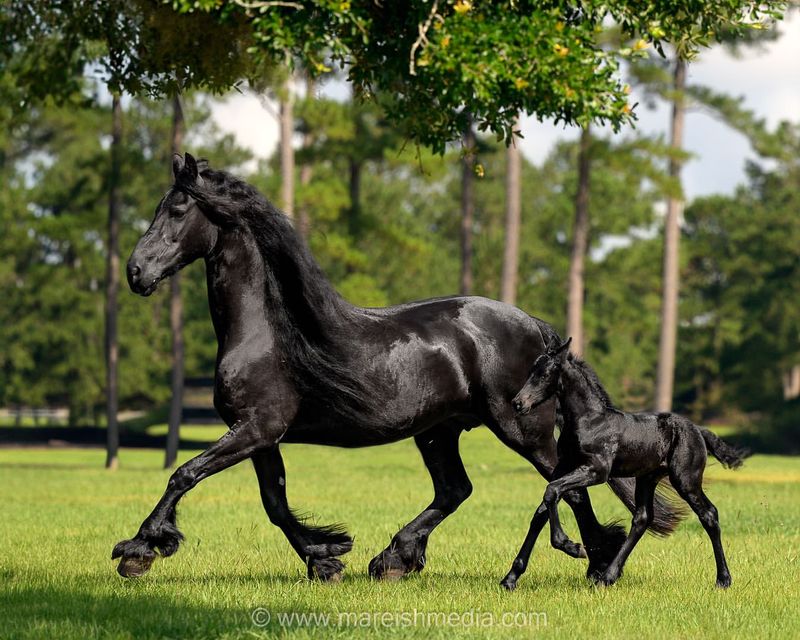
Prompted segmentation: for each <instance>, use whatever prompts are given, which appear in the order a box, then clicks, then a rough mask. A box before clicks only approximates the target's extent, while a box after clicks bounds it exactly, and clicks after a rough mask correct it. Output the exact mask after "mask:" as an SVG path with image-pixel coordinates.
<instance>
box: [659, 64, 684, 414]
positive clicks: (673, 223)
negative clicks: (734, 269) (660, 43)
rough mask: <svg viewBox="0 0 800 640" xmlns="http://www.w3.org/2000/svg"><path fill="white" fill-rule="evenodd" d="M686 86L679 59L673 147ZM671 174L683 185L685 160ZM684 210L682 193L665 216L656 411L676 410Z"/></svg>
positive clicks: (677, 144)
mask: <svg viewBox="0 0 800 640" xmlns="http://www.w3.org/2000/svg"><path fill="white" fill-rule="evenodd" d="M685 87H686V63H685V62H684V61H683V60H680V59H678V60H676V62H675V72H674V78H673V88H674V91H675V97H674V98H673V102H672V125H671V139H670V146H671V148H672V149H673V150H675V151H680V149H681V147H682V145H683V121H684V115H685V107H684V97H683V92H684V89H685ZM669 175H670V176H671V177H672V178H674V179H675V180H676V181H677V182H678V184H680V176H681V161H680V159H678V158H676V157H674V156H673V157H672V158H670V161H669ZM682 210H683V200H682V196H675V197H670V198H669V199H668V200H667V215H666V218H665V219H664V273H663V284H662V292H661V337H660V340H659V343H658V372H657V376H656V397H655V409H656V411H670V410H671V409H672V391H673V384H674V377H675V342H676V339H677V334H678V277H679V255H680V254H679V249H680V247H679V242H680V227H679V219H680V216H681V212H682Z"/></svg>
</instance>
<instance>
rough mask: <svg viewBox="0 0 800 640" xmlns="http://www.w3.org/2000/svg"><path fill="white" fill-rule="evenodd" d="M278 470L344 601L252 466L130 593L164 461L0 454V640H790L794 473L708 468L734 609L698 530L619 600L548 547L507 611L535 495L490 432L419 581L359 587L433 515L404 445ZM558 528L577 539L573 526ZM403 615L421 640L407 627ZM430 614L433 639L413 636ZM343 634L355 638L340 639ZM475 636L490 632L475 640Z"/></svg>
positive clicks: (792, 463) (652, 547)
mask: <svg viewBox="0 0 800 640" xmlns="http://www.w3.org/2000/svg"><path fill="white" fill-rule="evenodd" d="M200 429H206V428H205V427H201V428H200ZM284 450H285V458H286V466H287V482H288V491H289V501H290V504H291V505H292V506H293V507H295V508H298V509H300V510H304V511H310V512H312V513H313V514H314V516H315V518H314V519H315V520H316V521H317V522H320V523H330V522H336V521H341V522H345V523H346V524H347V526H348V530H349V531H350V533H352V534H353V535H354V536H355V539H356V543H355V548H354V550H353V551H352V553H350V554H348V555H347V556H345V560H346V562H347V565H348V566H347V569H346V571H345V577H344V580H343V581H342V582H341V583H340V584H332V585H327V584H315V583H310V582H309V581H308V580H307V579H306V578H305V569H304V567H303V565H302V563H301V561H300V560H299V559H298V558H297V557H296V555H295V554H294V552H293V551H292V549H291V547H290V546H289V544H288V543H287V542H286V540H285V539H284V537H283V535H282V534H281V532H280V531H278V530H277V529H276V528H275V527H273V526H272V525H271V524H270V523H269V522H268V520H267V518H266V516H265V515H264V512H263V509H262V507H261V501H260V498H259V495H258V486H257V482H256V479H255V476H254V474H253V471H252V468H251V467H250V465H249V464H246V463H245V464H241V465H239V466H238V467H235V468H233V469H231V470H228V471H226V472H224V473H222V474H219V475H218V476H214V477H212V478H209V479H208V480H206V481H204V482H203V483H201V484H200V485H199V486H198V487H197V488H196V489H195V490H194V491H193V492H191V493H190V494H189V495H188V496H187V497H186V499H185V500H184V502H183V503H182V505H181V509H180V513H179V524H180V526H181V528H182V530H183V531H184V533H185V534H186V541H185V543H184V545H183V547H182V549H181V550H180V551H179V552H178V553H177V554H176V555H175V556H174V557H172V558H168V559H164V560H158V561H157V562H156V564H155V565H154V567H153V569H152V571H151V572H150V574H148V575H147V576H145V577H144V578H142V579H140V580H138V581H125V580H123V579H122V578H120V577H119V576H117V574H116V572H115V563H113V562H112V561H111V560H110V552H111V548H112V546H113V545H114V543H116V542H117V541H118V540H121V539H123V538H127V537H130V536H131V535H133V534H134V533H135V532H136V529H137V527H138V525H139V523H140V522H141V520H142V519H143V518H144V517H145V516H146V515H147V513H149V511H150V509H151V508H152V506H153V505H154V503H155V501H156V499H157V498H158V496H159V495H160V493H161V492H162V490H163V488H164V486H165V484H166V481H167V478H168V475H169V474H168V472H165V471H163V470H162V469H161V468H160V467H161V463H162V460H163V454H162V452H160V451H138V450H123V451H122V456H121V467H120V470H119V471H117V472H115V473H109V472H107V471H105V470H104V469H103V468H102V465H103V459H104V455H103V452H102V451H100V450H96V449H75V450H48V449H25V450H9V449H4V450H0V496H2V503H3V508H4V513H3V517H2V518H0V541H2V544H0V616H2V617H0V636H2V637H15V638H31V639H33V638H36V639H38V638H43V637H58V638H80V639H81V640H87V639H93V638H108V637H112V638H137V639H138V638H163V637H169V638H193V639H194V638H218V637H222V638H252V637H273V636H276V635H291V636H292V637H297V638H306V637H309V638H310V637H319V636H320V635H321V632H324V635H325V636H333V637H342V638H345V637H347V638H349V637H352V635H353V634H354V633H357V634H359V635H367V636H389V635H391V636H399V637H419V638H428V637H453V636H455V637H462V636H467V637H507V638H512V637H513V638H515V637H519V636H520V635H522V636H526V637H533V636H537V637H538V636H542V637H551V638H576V637H585V636H589V637H602V638H632V637H636V638H650V637H652V638H686V637H690V636H691V637H694V636H697V635H702V636H703V637H708V638H723V637H724V638H748V639H750V638H753V637H764V636H771V637H786V638H793V637H797V635H798V630H800V619H799V618H800V614H798V607H797V606H796V603H797V601H798V599H799V598H798V597H799V596H800V584H798V580H797V575H798V562H799V561H798V553H797V549H798V548H800V544H798V543H800V534H798V531H800V510H798V509H797V507H796V505H797V504H798V502H799V501H800V484H798V482H797V478H798V475H800V460H796V459H793V458H788V457H779V456H755V457H754V458H752V459H750V460H748V461H747V462H746V464H745V467H744V468H743V469H742V470H741V471H738V472H732V471H728V470H725V469H722V468H721V467H720V466H719V465H716V464H712V465H711V466H710V467H709V471H708V477H709V483H708V493H709V495H710V497H711V498H712V500H713V501H714V502H715V503H716V505H717V507H718V508H719V511H720V518H721V522H722V528H723V541H724V543H725V545H726V550H727V553H728V556H729V561H730V566H731V572H732V574H733V580H734V584H733V586H732V587H731V589H730V590H728V591H727V592H720V591H719V590H717V589H715V588H714V586H713V582H714V562H713V556H712V552H711V546H710V544H709V542H708V539H707V537H706V535H705V532H704V531H703V529H702V528H701V526H700V525H699V523H698V522H697V520H696V519H695V518H694V517H690V518H689V519H688V520H687V522H686V523H685V524H683V525H682V526H681V527H680V528H679V530H678V531H677V532H676V534H675V535H674V536H672V537H671V538H668V539H666V540H662V539H657V538H654V537H651V536H646V537H645V539H644V540H643V541H642V542H641V544H640V545H639V547H637V549H636V551H635V552H634V554H633V556H632V557H631V559H630V562H629V564H628V567H627V568H626V572H625V576H624V577H623V578H622V580H621V581H620V582H619V583H618V584H617V585H616V586H615V587H613V588H611V589H598V588H594V587H592V586H590V585H589V584H588V583H587V582H586V580H585V579H584V577H583V574H584V572H585V564H584V562H582V561H578V560H572V559H570V558H567V557H566V556H564V555H563V554H561V553H558V552H556V551H554V550H552V549H550V548H549V545H548V544H547V541H546V537H547V536H544V539H543V540H542V541H541V544H540V545H539V547H537V549H536V550H535V551H534V555H533V558H532V562H531V566H530V568H529V570H528V573H527V574H526V575H525V576H524V577H523V578H522V580H521V581H520V584H519V588H518V590H517V591H516V592H514V593H506V592H504V591H502V590H501V589H500V588H499V586H498V584H497V583H498V581H499V580H500V578H502V576H503V575H504V574H505V572H506V570H507V569H508V567H509V565H510V562H511V560H512V558H513V556H514V554H515V553H516V550H517V547H518V545H519V544H520V543H521V541H522V538H523V536H524V534H525V531H526V529H527V525H528V521H529V518H530V515H531V513H532V511H533V509H534V508H535V507H536V505H537V504H538V503H539V501H540V499H541V496H542V492H543V490H544V482H543V481H542V479H541V478H540V477H539V476H538V475H536V473H535V472H534V471H533V470H532V468H531V467H530V465H529V464H528V463H527V462H525V461H524V460H522V459H521V458H520V457H518V456H516V455H515V454H513V453H511V452H510V451H508V450H507V449H506V448H504V447H503V446H502V445H501V444H500V443H498V442H497V441H496V440H495V439H494V437H493V436H492V435H491V434H490V433H488V431H486V430H484V429H481V430H476V431H473V432H470V433H468V434H465V436H464V437H463V439H462V450H463V454H464V459H465V465H466V467H467V470H468V472H469V474H470V477H471V478H472V481H473V484H474V486H475V490H474V493H473V495H472V497H471V498H470V499H469V500H468V501H467V502H466V503H465V504H464V505H463V506H462V507H461V508H460V509H459V511H458V512H457V513H456V514H454V515H453V516H452V517H451V518H449V519H448V520H447V521H445V523H444V524H442V525H441V527H440V528H439V529H438V530H437V531H436V532H435V534H434V535H433V536H432V538H431V541H430V544H429V547H428V566H427V567H426V568H425V570H424V571H423V573H421V574H419V575H415V576H413V577H411V578H410V579H407V580H405V581H402V582H399V583H375V582H373V581H371V580H370V579H369V578H368V577H367V575H366V569H367V564H368V563H369V560H370V559H371V558H372V557H373V556H374V555H375V554H376V553H377V552H378V551H380V550H381V549H382V548H383V547H384V546H385V545H386V544H388V542H389V540H390V539H391V537H392V535H393V534H394V533H395V532H396V531H397V529H398V528H399V527H400V526H402V525H403V524H404V523H406V522H407V521H408V520H410V519H411V518H413V517H414V516H415V515H416V514H417V513H418V512H419V511H420V510H421V509H422V508H423V507H424V506H425V505H426V504H427V503H428V502H429V501H430V497H431V485H430V479H429V478H428V475H427V472H426V471H425V469H424V466H423V464H422V462H421V460H420V457H419V454H418V453H417V452H416V450H415V448H414V445H413V443H411V442H402V443H398V444H396V445H391V446H388V447H380V448H372V449H361V450H338V449H333V448H327V447H308V446H300V445H288V446H286V447H284ZM189 455H191V452H182V456H181V457H182V459H186V458H187V457H188V456H189ZM592 499H593V502H594V505H595V509H596V511H597V512H598V515H599V517H600V518H601V519H603V520H606V519H613V518H624V519H625V521H626V523H627V522H628V520H629V515H628V514H627V513H626V511H625V509H624V508H623V507H622V506H621V505H620V503H619V502H618V501H617V500H616V499H615V498H614V497H613V496H612V495H611V493H610V492H609V491H608V490H607V489H606V488H604V487H598V488H596V489H594V490H592ZM562 513H563V515H564V523H565V526H566V528H567V530H568V532H570V533H571V534H573V535H577V531H576V527H575V523H574V520H573V519H572V517H571V514H570V513H569V511H568V510H567V509H563V510H562ZM257 609H264V610H266V611H268V612H269V613H270V621H269V622H268V623H266V625H265V626H259V625H257V624H254V621H253V615H254V611H256V610H257ZM415 612H416V613H417V614H418V615H417V618H416V620H414V619H411V620H408V619H407V618H403V617H402V615H406V616H409V615H412V614H414V613H415ZM429 613H430V614H432V615H433V616H434V617H433V618H431V620H433V623H432V624H428V619H427V618H423V617H422V614H429ZM278 614H281V616H283V617H282V618H280V619H279V615H278ZM284 614H286V615H284ZM293 614H309V615H310V614H314V615H316V616H322V618H319V617H317V618H313V619H309V618H305V619H304V620H300V619H299V618H297V617H295V618H291V616H292V615H293ZM353 614H358V616H360V617H358V618H357V619H358V620H360V621H361V623H360V625H359V628H357V629H356V628H353V625H352V624H350V625H349V626H348V624H347V620H353V618H352V615H353ZM443 614H446V615H448V616H449V615H450V614H452V615H453V618H452V622H453V623H452V624H450V621H449V620H445V621H443V620H442V618H441V615H443ZM528 614H530V615H531V616H534V617H532V618H528V619H525V620H530V623H527V624H525V625H514V624H511V625H510V626H506V625H504V624H503V620H504V618H503V616H504V615H505V616H512V617H511V618H507V620H511V621H512V623H513V620H514V617H513V616H519V615H523V616H524V615H528ZM536 614H545V618H542V617H538V618H537V617H536ZM286 616H289V617H286ZM325 616H327V617H328V618H327V622H325ZM340 616H350V617H349V618H346V619H344V618H343V619H342V620H343V621H340V620H339V617H340ZM470 616H471V617H470ZM480 616H482V617H480ZM384 618H385V621H386V624H384V623H383V622H382V621H381V620H382V619H384ZM487 619H491V620H492V621H493V622H492V624H491V625H489V626H479V621H484V622H485V621H486V620H487ZM523 619H524V618H517V621H518V622H519V621H521V620H523ZM281 620H282V621H283V622H281ZM404 620H405V621H406V622H408V623H409V624H404ZM261 622H263V620H262V621H261ZM282 624H283V625H284V626H281V625H282ZM320 626H324V627H325V628H324V629H320Z"/></svg>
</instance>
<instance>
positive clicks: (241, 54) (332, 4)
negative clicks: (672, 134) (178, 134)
mask: <svg viewBox="0 0 800 640" xmlns="http://www.w3.org/2000/svg"><path fill="white" fill-rule="evenodd" d="M784 4H785V3H782V2H770V3H762V2H754V1H752V0H714V1H712V2H706V1H702V2H701V1H700V0H692V1H691V2H676V1H675V0H651V1H649V2H631V1H630V0H614V1H611V2H608V1H604V2H600V1H599V0H584V1H583V2H580V3H577V4H574V5H571V4H567V5H565V4H564V3H561V2H529V1H525V0H508V1H505V2H497V1H491V0H414V1H413V2H403V3H397V2H383V3H380V2H374V1H373V0H355V1H347V2H342V1H340V0H297V1H295V0H292V1H283V2H274V1H269V0H236V1H233V2H220V1H219V0H174V2H172V3H164V2H160V1H158V0H136V2H132V3H127V4H120V3H106V2H100V1H91V2H86V1H84V0H56V1H55V2H50V1H47V2H45V1H43V0H30V1H29V2H25V3H16V4H13V5H11V7H10V8H8V9H6V10H5V11H4V12H3V14H2V19H0V35H1V36H2V44H0V55H2V57H3V58H4V60H5V62H6V64H7V65H8V66H9V68H11V69H13V72H14V74H15V75H16V76H17V77H18V78H19V79H20V81H21V83H20V86H21V87H22V88H23V89H22V94H23V102H24V100H25V99H26V98H25V97H24V96H27V95H33V96H37V97H41V96H43V95H50V94H52V93H53V92H57V93H61V94H62V95H69V94H70V92H69V91H66V93H65V92H64V91H63V90H62V88H63V87H64V85H65V82H64V78H63V77H55V76H54V75H53V74H60V73H63V70H64V69H70V70H72V72H73V73H72V74H67V75H68V76H70V77H72V76H74V75H75V74H76V73H77V72H78V71H80V70H81V69H82V68H83V67H84V66H85V65H86V64H89V63H93V64H94V65H95V66H96V67H97V68H98V69H100V70H101V72H102V73H103V74H104V75H105V76H107V81H108V83H109V86H111V87H112V88H114V89H125V90H127V91H129V92H131V93H135V94H140V93H149V94H151V95H163V94H164V93H165V92H166V93H169V92H171V91H173V90H174V89H175V87H176V86H177V85H183V86H187V87H189V86H196V87H204V88H211V89H216V90H221V89H227V88H229V87H231V86H233V85H235V84H236V83H237V82H238V81H240V80H241V79H242V78H257V77H258V76H259V75H261V74H262V73H263V70H264V69H265V68H268V67H271V66H275V65H285V64H287V63H288V64H292V63H294V62H295V61H298V62H299V64H301V65H302V67H303V68H305V69H308V70H311V71H312V72H316V73H324V72H326V71H328V70H329V67H328V66H327V65H328V63H329V61H333V62H335V63H338V64H339V65H340V66H341V67H342V68H345V69H347V71H348V74H349V79H350V80H351V81H352V82H353V84H354V86H355V88H356V91H357V93H358V94H359V95H360V96H362V97H364V98H375V99H377V100H378V101H379V102H380V103H381V104H382V106H383V107H384V109H385V110H386V112H387V114H388V115H389V117H390V118H391V119H392V120H393V121H394V123H395V125H396V126H397V127H398V128H399V129H400V130H401V131H402V132H403V134H404V135H405V136H408V137H411V138H414V139H416V140H418V141H420V142H422V143H424V144H427V145H431V146H432V148H433V149H434V150H436V151H437V152H439V153H441V152H443V151H444V150H445V145H446V143H447V142H448V141H452V140H456V139H457V138H458V137H459V136H460V135H461V133H462V132H463V131H464V129H465V125H466V118H467V114H468V113H469V114H471V117H473V118H475V119H476V121H477V122H478V123H479V128H480V129H482V130H490V131H492V132H494V133H495V134H497V135H498V136H499V137H501V138H505V139H506V140H510V138H511V136H512V128H513V122H514V118H515V117H516V114H518V113H520V112H524V113H532V114H536V116H538V117H539V118H552V119H554V120H555V121H556V122H560V121H563V122H565V123H580V122H584V123H585V122H588V121H591V120H593V121H597V122H600V123H609V124H611V125H612V126H613V127H614V128H619V127H621V126H622V125H624V124H626V123H628V122H629V121H630V120H631V119H632V118H633V117H634V116H633V114H632V105H630V104H629V102H628V95H627V90H626V85H625V83H624V82H623V81H622V79H621V76H620V73H619V64H620V58H621V57H626V56H631V55H633V54H635V53H636V52H637V51H642V50H643V49H645V48H646V47H647V46H648V45H649V44H650V43H652V44H654V45H655V47H656V48H657V49H659V50H661V48H662V44H663V43H665V42H671V43H674V44H676V45H677V47H678V50H679V52H680V53H681V54H682V55H686V56H691V55H692V54H693V53H694V52H695V51H696V50H697V49H698V48H699V47H701V46H705V45H707V44H709V43H710V42H712V41H714V40H715V39H719V38H721V37H722V36H723V34H724V35H725V36H726V37H727V36H728V34H731V33H737V34H738V33H742V32H746V31H747V29H748V28H762V27H763V26H764V25H765V24H767V23H768V22H769V21H770V20H772V19H775V18H778V17H780V15H781V11H782V9H783V6H784ZM608 22H613V23H615V24H617V25H619V28H620V29H621V31H622V33H623V34H625V36H627V37H634V38H638V39H639V40H638V41H637V42H636V44H635V45H634V46H633V47H631V46H627V45H625V46H623V45H619V46H609V45H608V44H606V45H603V44H601V42H600V41H599V39H598V33H599V32H600V31H601V30H602V27H603V25H604V24H607V23H608ZM212 29H213V32H214V37H213V38H208V37H206V34H208V33H209V32H210V30H212ZM73 88H74V87H73Z"/></svg>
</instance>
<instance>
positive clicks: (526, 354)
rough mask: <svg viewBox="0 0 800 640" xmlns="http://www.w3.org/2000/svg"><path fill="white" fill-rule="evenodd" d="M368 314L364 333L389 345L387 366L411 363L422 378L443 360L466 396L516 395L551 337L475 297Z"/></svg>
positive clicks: (526, 318) (515, 311) (506, 307)
mask: <svg viewBox="0 0 800 640" xmlns="http://www.w3.org/2000/svg"><path fill="white" fill-rule="evenodd" d="M368 313H370V315H371V316H372V318H374V320H375V324H374V326H373V327H371V328H370V329H369V331H370V333H371V334H372V335H373V336H374V337H376V338H378V337H379V339H378V343H379V344H380V343H382V342H388V343H389V345H388V346H389V351H388V362H389V363H392V365H393V366H396V364H397V360H398V359H399V361H401V362H402V363H403V364H404V365H406V366H407V365H409V364H411V363H416V365H417V366H418V367H419V372H420V374H421V375H422V376H423V377H425V373H426V370H433V369H436V368H437V367H440V366H441V363H442V362H444V361H445V360H446V361H447V363H449V368H450V369H451V370H454V371H455V370H457V374H458V376H459V378H461V379H462V384H463V385H465V386H466V387H468V392H469V393H470V394H474V393H476V392H477V391H479V390H480V391H483V392H488V393H501V394H502V395H506V394H508V393H509V392H510V393H511V395H513V393H516V391H518V390H519V388H520V387H521V386H522V385H523V383H524V382H525V377H526V375H527V373H528V371H529V369H530V366H531V364H532V363H533V361H534V360H535V359H536V357H538V355H539V354H541V353H542V352H543V351H544V349H545V347H546V344H547V342H548V341H549V340H550V339H552V336H555V335H556V333H555V331H554V330H553V328H552V327H550V326H549V325H548V324H547V323H545V322H543V321H541V320H539V319H537V318H534V317H532V316H530V315H528V314H527V313H525V312H524V311H522V310H521V309H519V308H517V307H515V306H513V305H510V304H506V303H503V302H498V301H496V300H491V299H488V298H482V297H478V296H452V297H446V298H433V299H430V300H421V301H418V302H412V303H408V304H403V305H398V306H396V307H388V308H386V309H380V310H372V309H370V310H368ZM420 354H424V356H425V357H421V355H420ZM423 361H424V362H423ZM425 363H427V365H428V366H425ZM436 375H437V377H439V374H438V373H437V374H436Z"/></svg>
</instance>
